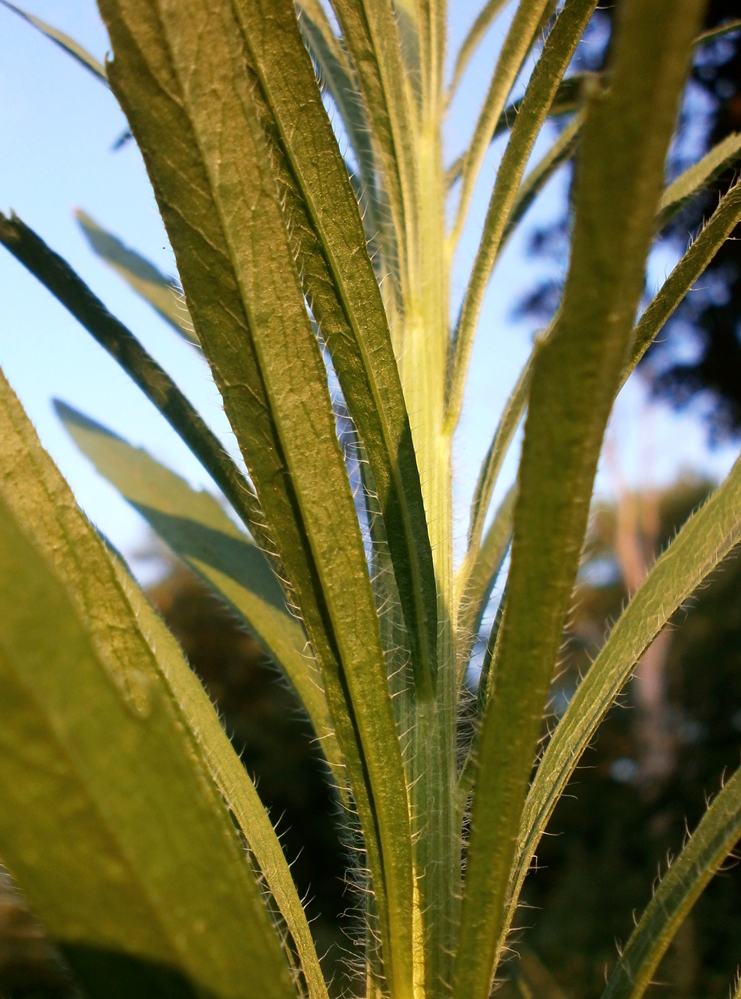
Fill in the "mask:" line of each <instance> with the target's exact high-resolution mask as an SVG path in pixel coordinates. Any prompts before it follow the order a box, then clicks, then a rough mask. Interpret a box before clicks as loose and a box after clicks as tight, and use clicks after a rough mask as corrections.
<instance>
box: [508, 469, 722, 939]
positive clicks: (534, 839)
mask: <svg viewBox="0 0 741 999" xmlns="http://www.w3.org/2000/svg"><path fill="white" fill-rule="evenodd" d="M739 539H741V463H738V462H737V463H736V466H735V467H734V469H733V471H732V472H731V473H730V475H729V476H728V478H727V479H726V481H725V482H724V483H723V485H722V486H720V487H719V488H718V489H717V490H716V491H715V492H714V493H713V495H712V496H711V497H710V499H709V500H708V501H707V503H706V504H705V505H704V506H703V507H702V509H700V510H699V511H698V512H697V513H695V514H693V516H692V517H690V519H689V520H688V521H687V523H686V524H685V525H684V526H683V527H682V529H681V531H680V532H679V534H678V535H677V537H676V538H675V539H674V541H673V542H672V543H671V544H670V545H669V547H668V548H667V549H666V551H665V552H664V553H663V555H662V556H661V557H660V558H659V559H658V561H657V562H656V564H655V566H654V567H653V569H652V570H651V572H650V573H649V575H648V576H647V577H646V579H645V581H644V582H643V585H642V586H641V587H640V589H639V590H637V591H636V593H635V595H634V596H633V598H632V599H631V601H630V603H629V604H628V606H627V607H626V609H625V611H624V612H623V614H622V615H621V617H620V618H619V619H618V622H617V624H616V625H615V627H614V628H613V629H612V632H611V634H610V637H609V638H608V640H607V642H606V643H605V645H604V647H603V649H602V651H601V652H600V654H599V655H598V656H597V658H596V659H595V661H594V663H593V664H592V666H591V667H590V669H589V672H588V673H587V675H586V677H585V678H584V680H582V682H581V684H580V685H579V687H578V688H577V690H576V693H575V694H574V696H573V698H572V700H571V702H570V704H569V706H568V708H567V709H566V711H565V713H564V715H563V717H562V718H561V721H560V722H559V724H558V726H557V728H556V730H555V732H554V733H553V736H552V737H551V740H550V742H549V743H548V748H547V749H546V751H545V754H544V756H543V758H542V760H541V762H540V765H539V766H538V771H537V773H536V775H535V779H534V780H533V783H532V786H531V788H530V791H529V794H528V798H527V803H526V805H525V809H524V812H523V816H522V822H521V826H520V833H519V836H518V846H517V856H516V860H515V863H514V865H513V868H512V876H511V880H510V888H509V902H510V904H509V910H508V911H509V915H508V918H507V925H506V928H507V929H508V928H509V924H510V922H511V919H512V916H513V914H514V912H515V910H516V908H517V899H518V898H519V894H520V890H521V888H522V884H523V882H524V880H525V876H526V875H527V872H528V870H529V868H530V864H531V862H532V859H533V857H534V856H535V851H536V850H537V848H538V843H539V842H540V839H541V837H542V835H543V832H544V831H545V828H546V826H547V824H548V820H549V819H550V817H551V815H552V813H553V809H554V808H555V806H556V803H557V802H558V800H559V799H560V797H561V795H562V794H563V791H564V789H565V787H566V785H567V783H568V781H569V779H570V777H571V776H572V774H573V773H574V770H575V769H576V767H577V765H578V763H579V760H580V759H581V756H582V754H583V752H584V750H585V749H586V748H587V746H588V745H589V744H590V742H591V741H592V739H593V737H594V734H595V732H596V731H597V727H598V726H599V723H600V722H601V721H602V719H603V717H604V716H605V713H606V712H607V711H608V709H609V708H610V706H611V705H612V704H613V702H614V700H615V698H616V697H617V695H618V694H619V692H620V690H621V689H622V688H623V686H624V685H625V683H626V682H627V680H628V678H629V677H630V675H631V673H632V671H633V669H634V667H635V666H636V664H637V663H638V662H639V661H640V659H641V656H642V655H643V653H644V652H645V651H646V649H647V648H648V647H649V646H650V645H651V643H652V642H653V641H654V639H655V638H656V637H657V636H658V635H659V633H660V632H661V631H662V629H663V628H664V627H665V626H666V625H667V624H668V623H669V621H670V620H671V617H672V615H673V614H674V613H675V611H677V610H678V609H679V608H680V607H681V606H682V604H683V603H684V601H685V600H687V598H688V597H689V596H690V595H691V594H692V593H693V592H694V591H695V590H696V589H697V588H698V586H700V585H701V584H702V582H703V580H705V579H707V577H708V576H709V575H710V574H711V573H712V572H713V570H714V569H715V568H716V567H717V566H718V565H719V564H720V562H721V561H722V560H723V559H724V558H725V556H726V555H727V554H728V553H729V552H730V551H731V549H732V548H733V547H734V545H735V544H736V543H737V542H738V541H739ZM502 939H503V938H502Z"/></svg>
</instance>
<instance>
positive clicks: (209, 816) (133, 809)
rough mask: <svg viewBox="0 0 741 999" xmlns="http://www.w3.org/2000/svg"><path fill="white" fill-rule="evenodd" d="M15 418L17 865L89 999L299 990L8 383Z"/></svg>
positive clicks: (6, 676)
mask: <svg viewBox="0 0 741 999" xmlns="http://www.w3.org/2000/svg"><path fill="white" fill-rule="evenodd" d="M0 427H1V432H0V466H1V467H2V476H0V565H1V566H2V573H1V574H0V604H1V605H2V613H1V614H0V687H1V688H2V695H1V696H0V712H2V716H3V718H2V733H3V735H2V740H3V744H4V751H3V752H2V753H0V793H1V796H2V799H3V807H2V808H0V851H2V856H3V860H4V862H5V863H6V864H7V866H8V868H9V869H10V871H11V872H12V874H13V876H14V878H15V879H16V881H17V882H18V884H19V886H20V887H21V889H22V890H23V892H24V894H25V896H26V897H27V898H28V901H29V903H30V905H31V906H32V907H33V909H34V911H35V912H36V913H37V915H38V916H39V918H40V919H41V921H42V922H43V923H44V925H45V926H46V928H47V930H48V932H49V933H50V935H51V937H52V938H53V939H54V940H56V941H57V942H58V943H59V945H60V946H61V947H62V949H63V950H64V952H65V955H66V956H67V958H68V960H69V962H70V964H71V965H72V967H73V970H74V972H75V974H76V975H77V977H78V978H79V980H80V982H81V984H82V985H83V987H84V988H85V989H86V993H87V994H89V995H91V996H95V997H100V999H103V997H111V996H116V997H121V999H123V997H124V996H127V995H129V996H130V995H134V994H136V995H142V996H151V997H152V999H154V996H159V995H161V994H162V991H163V990H167V991H168V992H169V994H174V995H178V996H181V995H182V996H193V997H196V996H208V997H213V999H228V997H230V996H231V997H234V999H247V996H248V995H251V994H253V990H254V988H255V987H257V988H258V990H259V991H260V994H261V995H269V996H273V997H275V999H289V997H291V996H293V995H295V991H294V988H293V985H292V983H291V980H290V977H289V973H288V965H287V963H286V960H285V957H284V955H283V954H282V953H281V946H280V942H279V938H278V935H277V933H276V932H275V929H274V928H273V927H272V926H271V923H270V917H269V915H268V912H267V909H266V908H265V905H264V903H263V901H262V899H261V897H260V893H259V889H258V887H257V884H256V883H255V880H254V878H253V876H252V872H251V870H250V868H249V866H248V864H247V863H246V859H245V856H244V853H243V850H242V846H241V844H240V842H239V840H238V838H237V836H236V835H235V831H234V827H233V825H232V822H231V820H230V818H229V816H228V813H227V811H226V809H225V807H224V805H223V802H222V801H221V799H220V797H219V795H218V793H217V790H216V787H215V786H214V785H213V783H212V782H211V780H210V778H209V775H208V773H209V771H208V765H207V762H206V758H205V756H204V754H203V751H202V749H201V748H200V747H199V745H198V743H197V741H196V738H195V736H194V735H193V732H192V729H191V728H190V722H191V719H190V718H189V717H188V712H187V710H185V709H184V707H183V706H182V705H181V704H180V703H178V700H176V698H175V696H173V691H172V689H171V687H170V686H169V684H168V682H167V680H166V677H165V674H164V672H163V664H162V662H161V661H159V660H158V659H157V656H156V652H155V650H154V649H153V648H152V646H151V645H150V643H149V642H148V641H147V639H146V637H145V635H144V634H143V633H142V630H141V628H140V626H139V623H138V619H137V616H136V613H135V610H134V608H133V607H132V605H131V603H130V602H129V601H128V599H127V596H126V594H125V592H124V590H123V589H122V587H121V585H120V582H119V580H118V578H117V574H116V568H115V566H114V563H113V561H112V560H111V557H110V556H109V555H108V553H107V551H106V549H105V547H104V546H103V544H102V542H101V541H100V539H99V538H98V536H97V535H96V533H95V532H94V531H93V529H92V528H91V527H90V525H89V524H88V522H87V521H86V519H85V517H84V516H83V514H82V513H81V512H80V510H79V509H78V508H77V506H76V504H75V502H74V498H73V497H72V495H71V493H70V491H69V489H68V487H67V486H66V484H65V483H64V481H63V480H62V479H61V476H60V475H59V473H58V472H57V470H56V468H55V467H54V466H53V464H52V462H51V460H50V459H49V457H48V456H47V455H46V453H45V452H44V451H43V450H42V449H41V446H40V445H39V443H38V440H37V438H36V435H35V433H34V431H33V429H32V427H31V425H30V423H29V421H28V419H27V418H26V416H25V414H24V413H23V411H22V409H21V407H20V404H19V403H18V401H17V399H16V398H15V397H14V396H13V394H12V392H11V390H10V389H9V387H8V386H7V383H6V382H5V381H4V379H3V380H2V381H0ZM40 622H42V626H40ZM169 652H170V654H172V655H175V654H176V653H177V656H178V662H179V665H180V668H182V669H184V670H187V666H186V665H185V663H184V662H183V661H182V656H181V655H180V654H179V653H178V652H177V649H176V648H171V649H170V650H169ZM208 710H209V711H210V713H211V715H212V716H213V719H214V721H215V722H216V724H217V725H218V721H216V716H215V714H214V712H213V709H212V708H211V707H210V706H208ZM232 755H233V754H232ZM153 761H156V766H153V765H152V764H153ZM21 816H22V821H20V818H21ZM60 828H63V829H64V832H65V834H64V836H60V835H59V830H60ZM246 983H250V984H249V985H246Z"/></svg>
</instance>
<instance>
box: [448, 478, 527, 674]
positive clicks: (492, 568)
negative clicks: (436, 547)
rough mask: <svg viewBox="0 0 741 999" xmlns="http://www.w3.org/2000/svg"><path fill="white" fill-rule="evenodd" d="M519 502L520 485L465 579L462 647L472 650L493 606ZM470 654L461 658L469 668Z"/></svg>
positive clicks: (460, 621)
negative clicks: (514, 514)
mask: <svg viewBox="0 0 741 999" xmlns="http://www.w3.org/2000/svg"><path fill="white" fill-rule="evenodd" d="M516 499H517V486H516V485H515V486H511V487H510V489H509V491H508V492H507V495H506V496H505V497H504V499H503V500H502V502H501V503H500V505H499V508H498V509H497V511H496V513H495V514H494V520H493V521H492V522H491V526H490V527H489V529H488V531H487V532H486V535H485V537H484V541H483V543H482V544H481V546H480V547H479V548H477V550H476V553H475V554H476V557H475V559H474V560H473V562H472V565H471V568H470V571H469V573H468V575H467V577H466V578H465V587H464V588H463V591H462V593H461V596H460V610H459V612H458V639H459V642H460V645H461V647H462V648H464V649H467V650H469V652H468V654H470V649H471V646H472V644H473V641H474V640H475V637H476V635H477V634H478V630H479V628H480V627H481V621H482V618H483V616H484V611H485V610H486V606H487V604H488V603H489V597H490V596H491V591H492V587H493V586H494V583H495V581H496V579H497V576H498V575H499V572H500V570H501V568H502V564H503V562H504V559H505V556H506V554H507V551H508V550H509V545H510V541H511V540H512V514H513V512H514V506H515V500H516ZM468 654H467V655H465V656H464V657H461V662H460V667H461V668H465V664H466V662H467V659H468Z"/></svg>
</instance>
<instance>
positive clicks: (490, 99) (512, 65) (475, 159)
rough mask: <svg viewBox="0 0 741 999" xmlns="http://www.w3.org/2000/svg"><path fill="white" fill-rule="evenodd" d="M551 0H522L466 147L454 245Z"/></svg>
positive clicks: (454, 230)
mask: <svg viewBox="0 0 741 999" xmlns="http://www.w3.org/2000/svg"><path fill="white" fill-rule="evenodd" d="M548 2H549V0H520V3H519V4H518V7H517V10H516V11H515V16H514V18H513V20H512V24H511V25H510V28H509V31H508V32H507V36H506V38H505V39H504V42H503V44H502V48H501V51H500V53H499V58H498V59H497V62H496V66H495V68H494V74H493V76H492V80H491V83H490V84H489V90H488V93H487V95H486V98H485V100H484V106H483V109H482V111H481V114H480V115H479V118H478V121H477V122H476V128H475V130H474V133H473V138H472V139H471V142H470V144H469V147H468V149H467V150H466V155H465V159H464V160H463V166H462V168H461V178H462V187H461V193H460V199H459V202H458V210H457V214H456V221H455V225H454V227H453V232H452V234H451V237H450V238H451V243H452V245H453V246H454V245H455V244H456V243H457V242H458V239H459V238H460V234H461V232H462V230H463V225H464V223H465V221H466V215H467V213H468V209H469V207H470V204H471V198H472V197H473V190H474V187H475V186H476V181H477V179H478V176H479V172H480V170H481V166H482V164H483V162H484V156H485V155H486V151H487V149H488V147H489V142H490V141H491V137H492V134H493V132H494V128H495V126H496V124H497V121H498V120H499V116H500V114H501V113H502V111H503V110H504V105H505V102H506V100H507V97H508V95H509V92H510V91H511V90H512V87H513V86H514V82H515V80H516V79H517V74H518V73H519V72H520V69H521V68H522V64H523V63H524V61H525V59H526V57H527V54H528V52H529V51H530V48H531V46H532V44H533V41H534V39H535V36H536V34H537V31H538V28H539V27H540V23H541V18H542V16H543V13H544V11H545V10H546V8H547V6H548Z"/></svg>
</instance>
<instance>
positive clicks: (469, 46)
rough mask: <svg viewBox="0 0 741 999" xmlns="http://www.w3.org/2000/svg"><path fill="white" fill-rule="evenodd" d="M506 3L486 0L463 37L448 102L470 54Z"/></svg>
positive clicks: (505, 0)
mask: <svg viewBox="0 0 741 999" xmlns="http://www.w3.org/2000/svg"><path fill="white" fill-rule="evenodd" d="M506 3H507V0H488V3H487V4H485V6H484V8H483V9H482V11H481V12H480V14H479V15H478V17H477V18H476V20H475V21H474V22H473V24H472V25H471V27H470V28H469V30H468V34H467V35H466V37H465V38H464V39H463V44H462V45H461V47H460V49H459V50H458V55H457V56H456V58H455V68H454V69H453V79H452V80H451V81H450V86H449V87H448V102H450V101H451V100H452V99H453V97H454V96H455V92H456V90H457V89H458V84H459V83H460V81H461V77H462V76H463V74H464V72H465V70H466V66H467V65H468V63H469V60H470V58H471V56H472V55H473V53H474V52H475V51H476V48H477V47H478V44H479V42H480V41H481V39H482V38H483V37H484V35H485V34H486V32H487V31H488V30H489V27H490V26H491V25H492V24H493V22H494V21H495V20H496V18H497V16H498V14H499V13H500V11H501V10H502V8H503V7H504V6H505V5H506Z"/></svg>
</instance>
